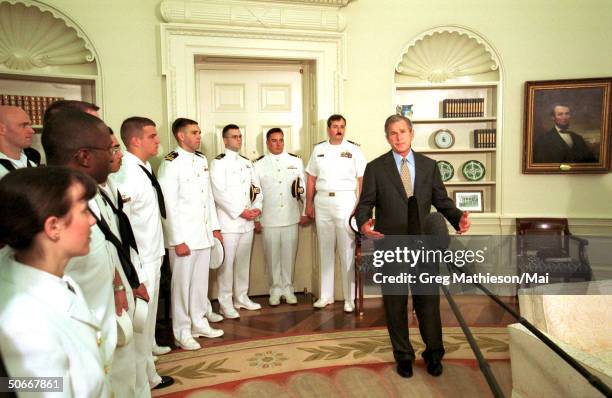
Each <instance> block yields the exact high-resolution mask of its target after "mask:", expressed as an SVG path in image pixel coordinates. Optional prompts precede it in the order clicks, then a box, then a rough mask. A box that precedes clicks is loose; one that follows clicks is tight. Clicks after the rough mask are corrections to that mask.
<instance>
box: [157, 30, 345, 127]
mask: <svg viewBox="0 0 612 398" xmlns="http://www.w3.org/2000/svg"><path fill="white" fill-rule="evenodd" d="M160 29H161V57H162V62H161V65H162V75H163V76H164V77H165V83H166V112H167V117H168V120H169V121H170V120H174V119H175V118H176V117H178V116H181V117H188V118H195V117H197V106H196V104H197V98H196V97H197V87H196V58H197V57H201V56H212V57H228V58H251V59H254V58H257V59H263V60H265V59H269V60H270V61H273V60H283V59H285V60H301V61H312V62H314V64H315V69H316V72H315V81H316V83H315V87H316V90H315V91H316V95H315V97H314V98H313V100H314V103H315V104H316V119H317V124H316V125H317V129H316V130H317V131H312V132H311V134H310V135H311V136H313V137H316V138H320V139H324V138H325V121H326V120H327V117H328V116H329V115H331V114H333V113H337V112H341V111H342V105H343V104H342V98H343V96H342V93H343V81H344V77H345V76H346V72H345V59H346V55H345V51H346V46H345V34H344V33H339V32H313V31H296V30H289V29H286V30H285V29H265V28H259V27H234V26H214V27H211V26H198V25H189V24H161V26H160ZM169 134H170V133H168V137H167V138H168V139H171V138H172V137H170V136H169Z"/></svg>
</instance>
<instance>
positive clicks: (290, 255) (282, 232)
mask: <svg viewBox="0 0 612 398" xmlns="http://www.w3.org/2000/svg"><path fill="white" fill-rule="evenodd" d="M263 239H264V253H265V256H266V263H267V264H268V268H269V270H270V296H273V295H276V296H281V295H286V294H290V293H293V267H294V265H295V255H296V253H297V246H298V225H297V224H293V225H287V226H285V227H263Z"/></svg>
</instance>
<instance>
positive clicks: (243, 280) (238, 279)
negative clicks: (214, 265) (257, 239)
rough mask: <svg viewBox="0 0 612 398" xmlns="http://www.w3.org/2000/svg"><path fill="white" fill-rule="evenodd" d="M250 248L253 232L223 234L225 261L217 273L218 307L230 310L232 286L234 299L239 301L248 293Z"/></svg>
mask: <svg viewBox="0 0 612 398" xmlns="http://www.w3.org/2000/svg"><path fill="white" fill-rule="evenodd" d="M252 246H253V231H249V232H244V233H230V232H228V233H224V234H223V247H224V248H225V260H224V261H223V265H222V266H221V267H220V268H219V272H218V273H217V282H218V283H219V304H220V305H222V306H224V307H227V308H232V284H233V286H234V289H233V292H234V297H235V298H236V299H239V300H240V299H241V298H242V297H243V296H246V294H247V292H248V291H249V272H250V267H251V247H252Z"/></svg>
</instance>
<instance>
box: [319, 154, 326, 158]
mask: <svg viewBox="0 0 612 398" xmlns="http://www.w3.org/2000/svg"><path fill="white" fill-rule="evenodd" d="M323 156H325V154H324V153H322V154H320V155H317V157H318V158H322V157H323Z"/></svg>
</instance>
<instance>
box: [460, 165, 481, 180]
mask: <svg viewBox="0 0 612 398" xmlns="http://www.w3.org/2000/svg"><path fill="white" fill-rule="evenodd" d="M461 173H462V174H463V176H464V177H465V179H466V180H468V181H480V180H482V179H483V178H484V176H485V173H486V169H485V167H484V164H482V163H480V162H479V161H478V160H468V161H467V162H465V163H464V164H463V167H462V168H461Z"/></svg>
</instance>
